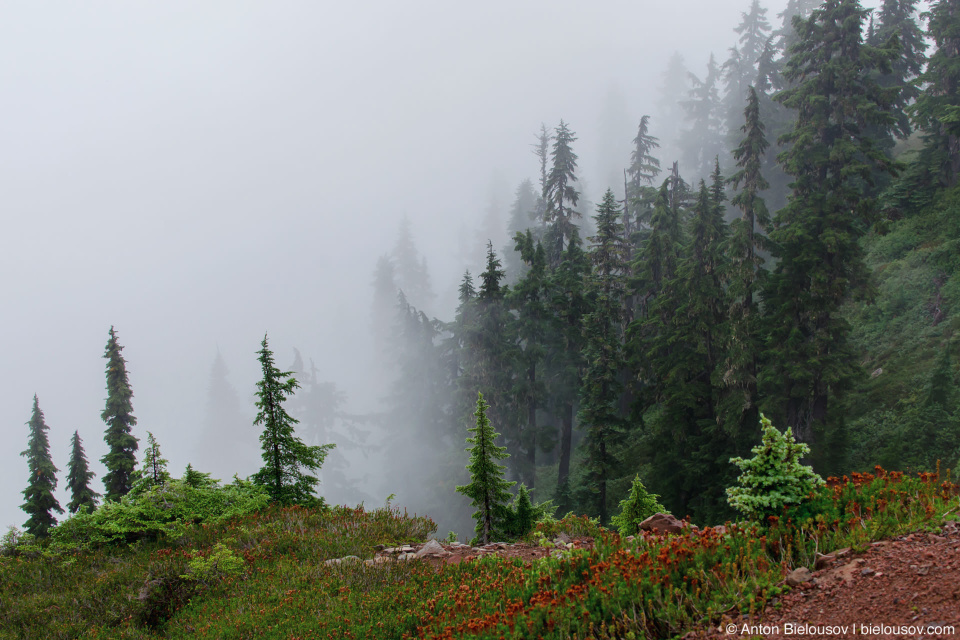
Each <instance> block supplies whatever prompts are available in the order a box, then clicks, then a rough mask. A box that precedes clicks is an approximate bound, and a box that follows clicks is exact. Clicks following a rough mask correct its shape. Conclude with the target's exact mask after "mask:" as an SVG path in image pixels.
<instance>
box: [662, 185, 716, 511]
mask: <svg viewBox="0 0 960 640" xmlns="http://www.w3.org/2000/svg"><path fill="white" fill-rule="evenodd" d="M717 185H722V178H720V177H719V176H717V178H716V179H715V180H714V189H713V193H711V190H710V189H708V188H707V186H706V184H705V183H704V182H703V181H702V180H701V182H700V189H699V193H698V195H697V200H696V203H695V205H694V208H693V218H692V219H691V220H690V223H689V233H688V237H689V238H690V240H689V246H688V247H687V250H686V251H685V252H684V256H683V257H682V259H680V260H678V261H677V267H676V276H675V277H674V278H672V279H670V280H669V281H668V282H667V283H666V285H665V287H664V289H663V291H662V292H661V293H660V295H659V296H658V297H657V299H656V301H655V303H654V307H653V310H652V311H653V313H652V314H651V317H650V318H649V319H648V321H647V324H648V326H649V328H648V335H650V338H649V339H648V344H650V346H651V348H650V350H649V355H648V358H649V362H650V366H651V369H652V370H653V371H655V372H657V373H658V375H657V379H656V384H655V390H656V396H657V401H658V407H657V409H656V410H655V411H654V412H653V414H652V416H651V417H652V419H651V421H650V434H649V436H648V454H647V456H646V457H647V458H649V459H650V460H651V465H652V471H651V485H652V486H655V487H657V489H659V490H661V491H662V495H663V497H664V499H665V504H667V506H668V507H669V508H672V509H674V510H675V511H677V512H679V513H683V514H690V513H692V514H693V515H694V516H695V517H697V518H699V519H709V520H713V521H716V520H718V519H720V516H721V515H722V514H723V512H724V511H725V506H724V503H723V488H724V487H725V486H726V484H725V480H727V479H729V478H725V477H724V476H728V475H729V474H726V473H725V472H724V471H725V468H726V467H727V466H729V465H728V464H727V463H726V460H727V459H728V458H729V457H730V454H731V448H730V445H729V439H728V438H727V437H726V434H725V433H724V432H723V430H722V429H721V428H719V426H718V425H717V416H716V411H715V406H716V393H715V389H714V387H713V385H712V384H711V374H712V373H713V370H714V368H715V367H716V366H717V363H718V361H719V356H720V353H721V348H722V344H723V334H722V330H723V321H724V306H725V305H724V298H725V294H724V289H723V285H722V282H721V280H720V274H721V273H723V271H724V268H725V265H724V261H725V260H724V256H723V251H722V248H723V243H724V238H725V235H726V225H725V224H724V221H723V207H722V200H721V198H720V195H718V191H721V189H720V187H719V186H717Z"/></svg>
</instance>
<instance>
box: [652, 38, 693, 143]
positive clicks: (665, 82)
mask: <svg viewBox="0 0 960 640" xmlns="http://www.w3.org/2000/svg"><path fill="white" fill-rule="evenodd" d="M660 78H661V82H660V87H659V90H658V96H657V115H658V118H657V123H658V124H657V130H658V131H659V132H660V140H661V144H663V147H664V148H663V152H662V153H661V157H662V158H666V159H667V160H670V161H672V160H676V159H678V158H679V157H680V148H679V141H680V137H681V134H682V131H683V121H684V119H683V116H682V108H681V106H680V104H681V103H682V102H683V101H685V100H687V99H688V98H689V97H690V71H689V70H688V69H687V66H686V63H685V62H684V60H683V56H682V55H680V52H679V51H674V52H673V54H672V55H671V56H670V59H669V60H668V61H667V67H666V69H664V70H663V73H662V74H661V75H660Z"/></svg>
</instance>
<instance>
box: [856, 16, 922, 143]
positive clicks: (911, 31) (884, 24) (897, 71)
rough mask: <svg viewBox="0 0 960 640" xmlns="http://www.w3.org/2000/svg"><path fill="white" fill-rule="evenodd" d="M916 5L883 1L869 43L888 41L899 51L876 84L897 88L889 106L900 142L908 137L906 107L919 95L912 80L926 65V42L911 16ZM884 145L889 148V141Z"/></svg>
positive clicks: (881, 44)
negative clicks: (877, 21)
mask: <svg viewBox="0 0 960 640" xmlns="http://www.w3.org/2000/svg"><path fill="white" fill-rule="evenodd" d="M916 5H917V0H883V4H881V5H880V12H879V16H878V17H879V22H880V24H879V26H878V27H877V29H876V32H875V34H874V38H873V40H872V41H870V44H872V45H874V46H884V45H886V44H887V43H888V42H889V41H890V39H891V38H896V41H897V46H898V49H899V50H898V52H897V54H896V55H895V56H894V57H893V59H892V60H891V63H890V69H889V71H882V72H881V73H879V77H878V78H877V82H878V83H879V84H880V86H881V87H885V88H887V87H894V88H896V89H898V95H897V96H896V98H895V100H894V101H893V103H892V108H893V112H894V114H895V118H896V123H895V126H894V128H893V131H894V133H895V134H896V136H897V137H898V138H901V139H904V138H907V137H909V135H910V132H911V127H910V119H909V117H908V107H909V105H911V104H912V103H913V102H914V101H915V100H916V99H917V97H918V96H919V95H920V89H919V87H918V86H917V85H916V84H915V83H913V82H912V81H913V80H914V79H915V78H916V77H917V76H919V75H920V73H921V71H923V66H924V63H925V62H926V56H925V55H924V51H926V49H927V43H926V42H924V38H923V31H921V29H920V27H919V25H917V21H916V19H915V17H914V16H915V14H916V12H917V8H916ZM872 17H873V14H871V18H872ZM888 139H889V138H888ZM884 146H886V147H888V148H889V147H892V142H888V143H887V144H886V145H884Z"/></svg>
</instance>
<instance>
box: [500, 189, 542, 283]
mask: <svg viewBox="0 0 960 640" xmlns="http://www.w3.org/2000/svg"><path fill="white" fill-rule="evenodd" d="M513 196H514V199H513V206H511V207H510V222H509V223H508V224H507V233H508V234H509V236H510V241H511V242H513V243H514V244H515V238H516V235H517V234H518V233H521V234H522V233H526V232H527V231H528V230H530V229H531V228H532V227H535V226H536V225H535V224H534V221H535V220H536V217H537V198H538V196H537V193H536V192H535V191H534V189H533V183H532V182H530V180H524V181H523V182H521V183H520V184H519V185H518V186H517V189H516V191H514V194H513ZM503 256H504V259H503V262H504V269H505V270H506V272H507V283H509V284H513V283H515V282H517V280H519V279H520V278H522V277H523V276H524V274H526V270H527V268H528V267H527V265H526V264H525V263H524V260H523V258H522V256H521V255H520V252H519V251H518V250H516V248H515V246H513V245H511V246H510V247H507V248H505V249H504V251H503Z"/></svg>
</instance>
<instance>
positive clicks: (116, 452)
mask: <svg viewBox="0 0 960 640" xmlns="http://www.w3.org/2000/svg"><path fill="white" fill-rule="evenodd" d="M121 351H123V347H122V346H120V343H119V342H118V341H117V333H116V331H114V329H113V327H110V338H109V339H108V340H107V347H106V351H105V352H104V354H103V357H104V358H105V359H106V361H107V404H106V407H105V408H104V410H103V413H101V414H100V417H101V418H102V419H103V421H104V422H105V423H106V424H107V429H106V432H105V433H104V435H103V439H104V441H105V442H106V443H107V446H108V447H109V448H110V450H109V451H108V452H107V454H106V455H105V456H103V457H102V458H100V461H101V462H102V463H103V464H104V466H105V467H106V468H107V473H106V475H104V476H103V486H104V488H105V493H104V498H103V499H104V500H105V501H107V502H116V501H117V500H119V499H120V498H122V497H123V496H125V495H126V494H127V493H128V492H129V491H130V488H131V487H132V486H133V473H134V470H135V468H136V466H137V457H136V451H137V447H138V445H137V442H138V439H137V438H136V437H135V436H134V435H133V433H132V430H133V427H134V426H135V425H136V424H137V419H136V417H134V415H133V404H132V402H131V400H132V399H133V391H132V390H131V389H130V381H129V380H128V379H127V361H126V360H124V358H123V354H122V353H121Z"/></svg>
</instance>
